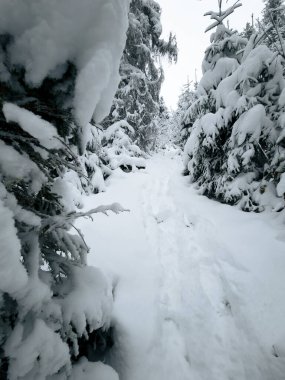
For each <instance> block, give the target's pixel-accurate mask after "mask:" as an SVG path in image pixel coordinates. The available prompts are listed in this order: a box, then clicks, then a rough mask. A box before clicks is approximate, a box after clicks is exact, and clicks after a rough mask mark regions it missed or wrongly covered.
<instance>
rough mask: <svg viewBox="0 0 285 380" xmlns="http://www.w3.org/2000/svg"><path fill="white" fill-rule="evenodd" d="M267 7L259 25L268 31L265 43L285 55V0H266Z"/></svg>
mask: <svg viewBox="0 0 285 380" xmlns="http://www.w3.org/2000/svg"><path fill="white" fill-rule="evenodd" d="M264 3H265V7H264V9H263V12H262V20H261V22H260V23H259V27H260V29H261V30H262V31H266V33H265V35H264V39H263V41H264V43H265V44H266V45H267V46H268V47H269V48H270V49H272V50H274V51H277V52H279V53H281V54H282V55H283V57H284V56H285V52H284V49H285V47H284V45H283V39H284V37H285V5H284V1H283V0H264Z"/></svg>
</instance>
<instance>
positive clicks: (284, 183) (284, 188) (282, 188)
mask: <svg viewBox="0 0 285 380" xmlns="http://www.w3.org/2000/svg"><path fill="white" fill-rule="evenodd" d="M277 194H278V195H279V197H282V196H284V194H285V173H282V174H281V178H280V181H279V183H278V185H277Z"/></svg>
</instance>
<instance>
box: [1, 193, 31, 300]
mask: <svg viewBox="0 0 285 380" xmlns="http://www.w3.org/2000/svg"><path fill="white" fill-rule="evenodd" d="M0 215H1V218H0V292H7V293H9V294H10V295H14V293H15V292H17V291H18V290H20V289H21V288H22V287H23V286H25V285H26V284H27V282H28V275H27V272H26V270H25V268H24V266H23V265H22V264H21V262H20V256H21V255H20V252H21V244H20V241H19V239H18V237H17V230H16V228H15V221H14V219H13V214H12V212H11V211H10V210H9V209H8V208H7V207H5V206H4V204H3V202H2V200H1V199H0ZM0 294H1V293H0Z"/></svg>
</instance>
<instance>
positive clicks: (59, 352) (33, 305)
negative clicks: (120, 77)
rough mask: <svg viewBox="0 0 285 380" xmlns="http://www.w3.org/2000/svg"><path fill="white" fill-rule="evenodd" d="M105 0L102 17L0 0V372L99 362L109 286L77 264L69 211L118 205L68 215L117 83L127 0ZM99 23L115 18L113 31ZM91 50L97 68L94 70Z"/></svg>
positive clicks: (93, 9) (83, 259)
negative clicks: (97, 121) (108, 96)
mask: <svg viewBox="0 0 285 380" xmlns="http://www.w3.org/2000/svg"><path fill="white" fill-rule="evenodd" d="M108 4H109V8H108V9H111V10H112V12H109V13H108V12H107V13H106V12H105V11H104V9H102V6H101V4H100V2H99V1H94V2H93V4H91V3H90V2H88V1H87V2H85V4H84V6H82V9H83V10H82V13H81V15H80V18H78V15H77V14H76V11H75V9H74V8H72V9H71V10H70V2H68V1H62V2H61V4H60V6H56V5H55V4H53V5H52V6H53V8H52V9H51V8H49V5H48V4H47V3H46V2H42V1H39V2H37V4H35V3H34V2H30V1H29V2H25V3H23V2H21V1H15V2H14V4H13V7H14V8H13V7H7V6H6V5H7V4H6V5H5V4H4V6H3V4H2V3H1V4H0V13H1V16H3V15H4V19H5V20H6V21H5V22H6V23H7V24H5V23H4V22H3V23H1V31H0V67H1V70H0V214H1V218H0V224H1V229H0V235H1V238H0V245H1V246H0V377H1V379H3V380H4V379H9V380H13V379H15V380H16V379H19V378H21V379H23V380H25V379H26V380H38V379H46V378H49V379H52V378H54V377H53V376H55V378H57V379H58V378H62V379H63V378H64V379H67V378H69V377H70V376H71V375H72V367H73V365H76V362H77V361H78V359H79V358H80V357H82V356H86V357H87V359H88V360H92V361H94V359H96V358H97V359H96V360H100V358H103V357H104V347H108V346H110V342H111V339H110V334H109V327H110V318H111V308H112V289H111V285H110V284H109V282H108V281H107V279H106V278H105V276H104V275H103V273H101V271H100V270H99V269H96V268H93V267H90V266H88V265H87V253H88V251H89V248H88V246H87V245H86V242H85V240H84V238H83V236H82V234H81V232H80V231H79V230H78V229H77V228H76V227H75V221H76V219H77V218H78V217H81V216H90V215H92V214H93V213H98V212H104V213H106V212H107V210H108V209H112V210H113V211H114V212H119V211H120V210H121V208H120V207H119V205H113V206H111V207H107V206H106V207H103V206H101V207H99V208H97V209H95V210H91V211H90V212H87V213H80V212H79V211H78V207H79V206H80V197H79V196H78V195H79V193H80V189H82V188H85V187H88V186H89V185H90V178H89V177H88V172H87V169H86V165H85V163H86V162H85V161H84V156H80V155H84V151H85V147H86V145H88V143H90V141H91V140H93V142H94V141H95V140H94V139H93V138H94V137H96V136H95V133H96V129H95V127H93V126H91V125H90V124H89V121H90V118H91V117H92V114H93V112H94V115H95V116H96V117H98V118H100V116H98V115H102V113H101V112H102V109H103V108H105V107H106V108H107V106H108V102H107V100H106V99H103V98H104V92H105V93H110V94H112V88H113V87H114V86H115V85H116V80H115V79H116V78H115V77H113V76H112V75H113V74H111V73H112V72H114V73H115V72H116V71H117V70H118V67H119V62H120V57H121V54H122V51H123V45H124V34H125V31H126V29H127V9H128V1H121V2H120V3H118V2H116V1H110V2H109V3H108ZM73 6H74V5H73ZM21 10H22V11H23V12H21ZM90 13H91V14H92V18H90ZM71 15H74V16H71ZM94 15H95V16H94ZM112 15H113V16H112ZM35 16H36V17H35ZM72 17H76V22H74V19H72ZM94 17H95V19H94ZM112 17H113V18H112ZM70 18H71V19H70ZM2 20H3V18H2ZM33 23H34V24H33ZM109 23H112V24H114V25H116V27H115V29H114V35H112V34H111V33H109V26H108V25H109ZM94 24H95V26H96V27H95V28H94ZM11 25H13V28H10V26H11ZM19 25H20V27H21V33H18V31H17V27H18V26H19ZM50 25H52V28H50ZM106 25H107V26H106ZM85 28H87V30H88V33H89V34H88V38H89V40H88V38H87V39H86V35H87V32H86V33H85V32H83V31H84V30H85ZM79 30H80V32H81V35H80V39H79V40H77V41H75V40H74V39H73V37H74V36H75V35H76V36H77V35H78V31H79ZM99 32H100V33H99ZM107 32H108V33H107ZM62 33H63V34H64V38H63V35H62ZM24 36H26V38H25V37H24ZM102 46H104V49H105V50H104V51H103V50H102ZM68 48H70V49H71V51H68ZM102 53H104V54H102ZM62 57H64V58H63V61H61V60H62ZM83 57H85V58H86V61H84V59H83ZM102 57H106V61H105V64H106V63H108V69H107V71H104V67H105V65H101V68H99V67H98V65H97V66H96V62H98V59H99V60H100V62H101V63H103V61H102ZM58 59H59V60H60V61H59V62H58V61H57V60H58ZM79 60H80V63H79ZM110 61H111V62H110ZM94 62H95V63H94ZM94 66H95V68H96V70H95V71H94ZM90 68H91V70H90ZM94 76H95V77H94ZM101 76H102V77H103V78H105V79H104V80H103V81H102V80H101V79H100V78H101ZM99 79H100V80H101V82H100V85H98V83H97V81H98V80H99ZM108 81H109V83H108ZM94 82H95V86H94ZM100 86H101V87H100ZM108 86H110V87H108ZM111 87H112V88H111ZM82 89H84V91H83V92H82ZM94 89H95V90H94ZM103 90H104V91H103ZM90 94H91V95H94V96H95V95H96V96H95V100H94V99H93V98H92V97H89V96H90ZM86 95H88V96H87V97H86ZM82 97H83V99H82ZM96 109H97V111H96ZM99 111H100V112H99ZM85 127H86V128H85ZM89 133H91V135H92V136H93V137H92V136H91V137H90V136H89V137H88V136H87V135H89ZM87 137H88V138H87ZM94 145H96V144H95V142H94ZM89 149H90V150H91V149H94V151H95V150H96V147H95V146H93V147H90V146H89ZM85 158H86V157H85ZM88 162H89V163H90V157H89V159H88ZM96 347H97V348H96ZM100 347H101V348H102V347H103V350H101V348H100Z"/></svg>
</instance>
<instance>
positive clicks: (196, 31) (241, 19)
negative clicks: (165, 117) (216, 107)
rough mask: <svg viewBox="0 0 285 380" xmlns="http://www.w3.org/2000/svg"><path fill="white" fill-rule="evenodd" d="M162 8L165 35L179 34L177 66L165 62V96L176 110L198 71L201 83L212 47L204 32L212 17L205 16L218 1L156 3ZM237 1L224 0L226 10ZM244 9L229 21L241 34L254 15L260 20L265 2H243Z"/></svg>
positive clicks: (184, 0)
mask: <svg viewBox="0 0 285 380" xmlns="http://www.w3.org/2000/svg"><path fill="white" fill-rule="evenodd" d="M157 1H158V3H159V4H160V6H161V8H162V26H163V35H164V36H166V35H168V34H169V32H170V31H173V32H174V33H175V34H176V37H177V42H178V48H179V56H178V63H177V65H173V66H169V65H168V63H167V62H165V63H164V68H165V82H164V84H163V87H162V96H163V97H164V99H165V101H166V104H167V105H168V106H169V107H172V108H176V104H177V99H178V95H179V93H180V90H181V88H182V85H183V84H184V83H186V82H187V77H188V76H189V79H190V80H194V79H195V69H197V77H198V80H199V78H200V77H201V63H202V60H203V56H204V51H205V49H206V47H207V46H208V45H209V41H210V34H211V32H208V33H207V34H205V33H204V31H205V29H206V27H207V26H208V25H210V23H211V21H212V20H210V18H209V16H207V17H204V16H203V14H204V13H205V12H207V11H209V10H214V11H216V10H218V5H217V4H218V1H217V0H157ZM233 3H234V0H228V3H226V0H224V8H225V7H228V6H229V5H232V4H233ZM242 4H243V6H242V7H240V8H238V9H236V11H235V13H234V14H233V15H231V16H230V17H229V18H228V19H229V22H230V27H231V28H235V29H237V30H239V31H241V30H242V29H243V27H244V26H245V24H246V22H247V21H249V22H251V15H252V13H253V14H254V17H255V18H258V17H259V16H260V14H261V10H262V9H263V7H264V3H263V1H262V0H243V1H242Z"/></svg>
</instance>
